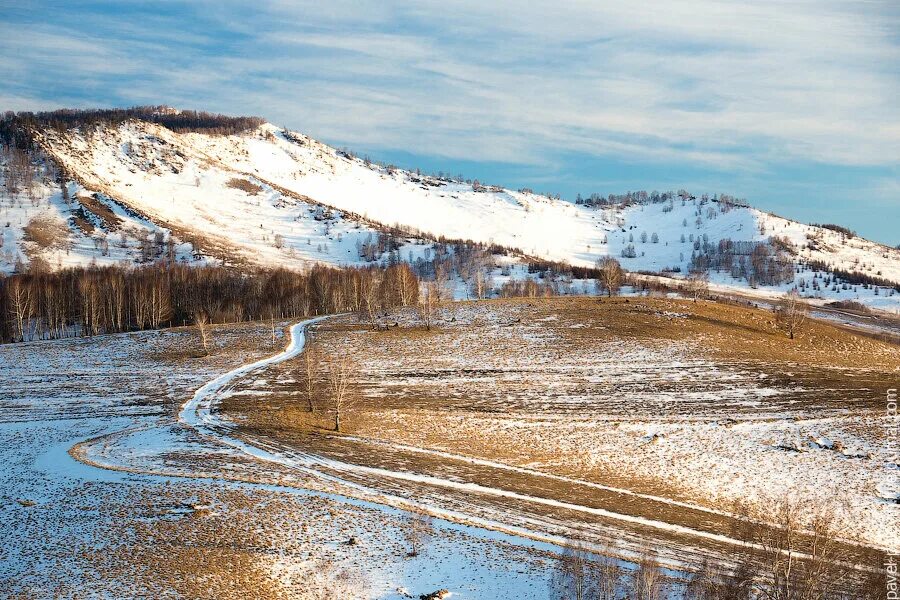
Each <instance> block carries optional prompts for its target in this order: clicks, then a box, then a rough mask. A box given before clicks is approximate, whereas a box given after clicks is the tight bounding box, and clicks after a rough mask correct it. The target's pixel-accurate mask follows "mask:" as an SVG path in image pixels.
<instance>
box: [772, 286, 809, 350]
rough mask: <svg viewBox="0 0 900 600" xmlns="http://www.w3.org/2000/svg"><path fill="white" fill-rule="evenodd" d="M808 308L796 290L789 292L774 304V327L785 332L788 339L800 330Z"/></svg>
mask: <svg viewBox="0 0 900 600" xmlns="http://www.w3.org/2000/svg"><path fill="white" fill-rule="evenodd" d="M808 315H809V308H808V307H807V305H806V303H805V302H804V301H803V300H801V299H800V295H799V294H798V293H797V292H791V293H789V294H786V295H785V296H783V297H782V298H781V299H780V300H779V301H778V302H777V303H776V304H775V327H777V328H778V329H779V330H781V331H783V332H785V333H786V334H787V335H788V337H789V338H790V339H794V336H795V335H796V334H797V333H798V332H799V331H800V329H801V328H802V327H803V325H804V324H805V323H806V319H807V316H808Z"/></svg>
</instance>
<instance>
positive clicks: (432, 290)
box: [419, 282, 440, 330]
mask: <svg viewBox="0 0 900 600" xmlns="http://www.w3.org/2000/svg"><path fill="white" fill-rule="evenodd" d="M439 303H440V286H439V285H438V284H437V283H435V282H428V283H425V284H423V285H422V289H421V290H420V291H419V318H420V319H422V323H423V324H424V325H425V329H428V330H430V329H431V327H432V325H434V316H435V312H436V311H437V306H438V304H439Z"/></svg>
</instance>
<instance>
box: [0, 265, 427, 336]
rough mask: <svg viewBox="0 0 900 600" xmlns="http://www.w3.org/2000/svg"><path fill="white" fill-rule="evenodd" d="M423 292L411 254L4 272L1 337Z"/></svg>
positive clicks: (168, 322)
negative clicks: (252, 267)
mask: <svg viewBox="0 0 900 600" xmlns="http://www.w3.org/2000/svg"><path fill="white" fill-rule="evenodd" d="M418 300H419V279H418V277H417V276H416V274H415V272H414V271H413V270H412V269H411V268H410V267H409V265H407V264H405V263H401V264H395V265H390V266H388V267H385V268H380V267H374V266H373V267H367V268H333V267H324V266H315V267H312V268H311V269H309V270H308V271H306V272H303V273H297V272H294V271H288V270H285V269H275V270H268V271H251V272H238V271H234V270H232V269H228V268H224V267H213V266H205V267H196V266H187V265H181V264H177V263H156V264H153V265H147V266H142V267H121V266H108V267H97V266H90V267H75V268H68V269H63V270H60V271H57V272H41V271H35V270H31V271H28V272H25V273H17V274H14V275H10V276H0V316H2V318H0V343H6V342H18V341H28V340H40V339H58V338H65V337H75V336H92V335H100V334H106V333H119V332H124V331H138V330H144V329H158V328H162V327H171V326H182V325H191V324H196V323H197V322H198V319H200V320H205V321H207V322H211V323H228V322H241V321H253V320H266V319H288V318H296V317H301V316H306V315H316V314H326V313H339V312H351V311H352V312H360V313H365V314H367V315H375V314H376V313H377V312H378V311H382V310H385V309H388V308H393V307H398V306H408V305H415V304H416V303H417V302H418Z"/></svg>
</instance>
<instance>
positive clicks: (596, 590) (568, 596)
mask: <svg viewBox="0 0 900 600" xmlns="http://www.w3.org/2000/svg"><path fill="white" fill-rule="evenodd" d="M621 578H622V571H621V569H620V568H619V565H618V562H617V560H616V559H615V558H614V557H613V556H612V554H611V552H610V548H609V547H608V546H607V547H605V548H603V549H601V551H600V553H599V554H594V553H592V552H590V551H589V550H587V549H586V548H585V547H584V546H583V545H581V544H579V543H575V544H573V545H572V546H570V547H568V548H566V549H565V550H564V551H563V552H562V554H560V556H559V559H558V561H557V565H556V569H555V570H554V573H553V576H552V578H551V580H550V586H551V596H552V597H553V598H555V599H558V600H616V598H617V597H618V595H619V583H620V581H621Z"/></svg>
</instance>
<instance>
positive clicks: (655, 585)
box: [629, 550, 663, 600]
mask: <svg viewBox="0 0 900 600" xmlns="http://www.w3.org/2000/svg"><path fill="white" fill-rule="evenodd" d="M629 579H630V581H629V588H630V592H631V595H630V596H629V598H633V599H634V600H658V599H659V598H660V597H661V596H662V587H663V586H662V572H661V571H660V569H659V562H657V560H656V556H654V555H653V554H652V553H651V552H650V551H648V550H645V551H644V552H642V553H641V558H640V560H638V565H637V568H636V569H635V570H634V571H632V572H631V574H630V577H629Z"/></svg>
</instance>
